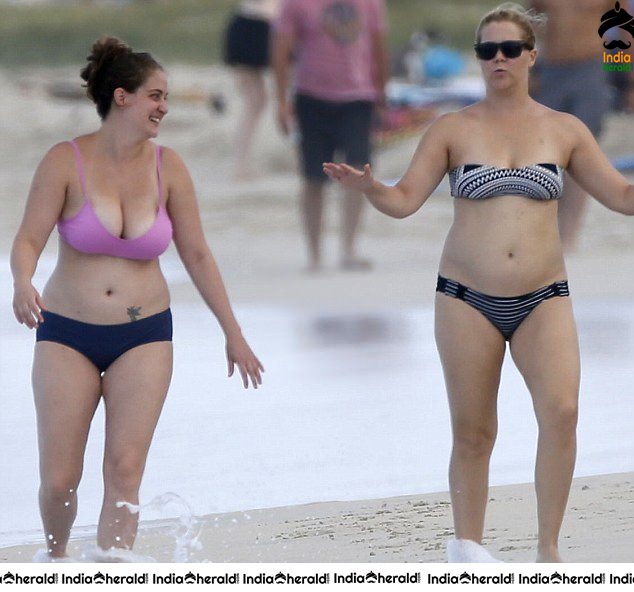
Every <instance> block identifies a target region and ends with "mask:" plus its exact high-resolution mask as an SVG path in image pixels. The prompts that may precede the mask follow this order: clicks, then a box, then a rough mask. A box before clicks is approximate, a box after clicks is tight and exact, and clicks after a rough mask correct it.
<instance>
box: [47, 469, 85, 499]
mask: <svg viewBox="0 0 634 592" xmlns="http://www.w3.org/2000/svg"><path fill="white" fill-rule="evenodd" d="M80 476H81V475H77V474H76V473H75V472H61V471H57V472H48V473H44V474H43V475H42V478H41V481H40V497H44V498H45V499H48V500H52V501H58V502H60V503H70V502H71V501H72V500H73V499H74V497H75V495H76V494H77V487H78V486H79V479H80Z"/></svg>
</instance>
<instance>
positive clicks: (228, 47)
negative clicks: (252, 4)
mask: <svg viewBox="0 0 634 592" xmlns="http://www.w3.org/2000/svg"><path fill="white" fill-rule="evenodd" d="M270 28H271V26H270V24H269V23H268V22H267V21H265V20H263V19H256V18H249V17H246V16H242V15H239V14H237V15H235V16H234V17H233V18H232V19H231V20H230V21H229V25H228V26H227V31H226V33H225V42H224V55H223V59H224V62H225V64H228V65H230V66H240V65H242V66H250V67H252V68H264V67H266V66H268V65H269V33H270Z"/></svg>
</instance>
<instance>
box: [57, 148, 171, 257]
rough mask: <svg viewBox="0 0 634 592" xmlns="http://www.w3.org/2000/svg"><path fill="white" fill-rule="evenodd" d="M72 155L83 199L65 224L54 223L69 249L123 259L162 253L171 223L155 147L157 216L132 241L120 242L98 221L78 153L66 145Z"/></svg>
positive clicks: (159, 154) (63, 222) (159, 161)
mask: <svg viewBox="0 0 634 592" xmlns="http://www.w3.org/2000/svg"><path fill="white" fill-rule="evenodd" d="M70 144H71V146H72V147H73V150H74V151H75V160H76V163H77V172H78V173H79V181H80V183H81V188H82V192H83V195H84V205H83V207H82V209H81V210H79V212H78V213H77V214H76V215H75V216H73V217H72V218H69V219H68V220H61V219H60V220H58V222H57V230H58V232H59V234H60V236H61V237H62V238H63V239H64V241H65V242H67V243H68V244H69V245H70V246H71V247H73V248H75V249H77V250H78V251H81V252H82V253H90V254H94V255H109V256H111V257H123V258H125V259H156V258H157V257H158V256H159V255H160V254H161V253H163V252H164V251H165V250H166V249H167V247H168V246H169V244H170V241H171V240H172V221H171V220H170V218H169V216H168V214H167V210H166V209H165V202H164V200H163V197H162V195H163V187H162V184H161V149H160V147H159V146H157V147H156V174H157V177H158V194H159V200H158V204H159V205H158V212H157V214H156V218H155V219H154V223H153V224H152V226H151V227H150V229H149V230H148V231H147V232H146V233H145V234H142V235H141V236H138V237H136V238H121V237H118V236H115V235H113V234H112V233H111V232H110V231H109V230H108V229H106V228H105V226H104V225H103V224H102V222H101V220H99V218H98V217H97V214H96V213H95V210H94V209H93V207H92V204H91V203H90V200H89V199H88V192H87V191H86V177H85V175H84V165H83V162H82V158H81V153H80V152H79V148H78V147H77V143H76V142H75V140H72V141H71V142H70Z"/></svg>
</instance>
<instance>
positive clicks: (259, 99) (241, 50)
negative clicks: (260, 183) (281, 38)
mask: <svg viewBox="0 0 634 592" xmlns="http://www.w3.org/2000/svg"><path fill="white" fill-rule="evenodd" d="M279 3H280V2H279V0H242V1H241V2H239V5H238V8H237V11H236V12H235V14H234V15H233V17H232V18H231V20H230V21H229V25H228V27H227V31H226V34H225V45H224V61H225V63H226V64H228V65H230V66H233V68H234V71H235V79H236V86H237V88H238V92H239V93H240V100H241V101H242V112H241V114H240V118H239V120H238V126H237V128H236V134H235V137H234V141H233V176H234V178H235V179H236V180H247V179H250V178H252V177H254V176H256V171H255V170H254V168H253V166H252V160H251V153H252V146H253V141H254V137H255V133H256V131H257V127H258V123H259V122H260V120H261V118H262V114H263V112H264V109H265V107H266V105H267V91H266V81H265V76H264V74H265V71H266V68H267V67H268V65H269V55H270V44H269V39H270V29H271V21H272V20H273V19H274V18H275V16H276V15H277V12H278V8H279Z"/></svg>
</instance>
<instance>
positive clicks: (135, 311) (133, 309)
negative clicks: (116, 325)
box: [128, 306, 141, 321]
mask: <svg viewBox="0 0 634 592" xmlns="http://www.w3.org/2000/svg"><path fill="white" fill-rule="evenodd" d="M128 316H129V317H130V320H131V321H138V320H139V317H140V316H141V307H140V306H129V307H128Z"/></svg>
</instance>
